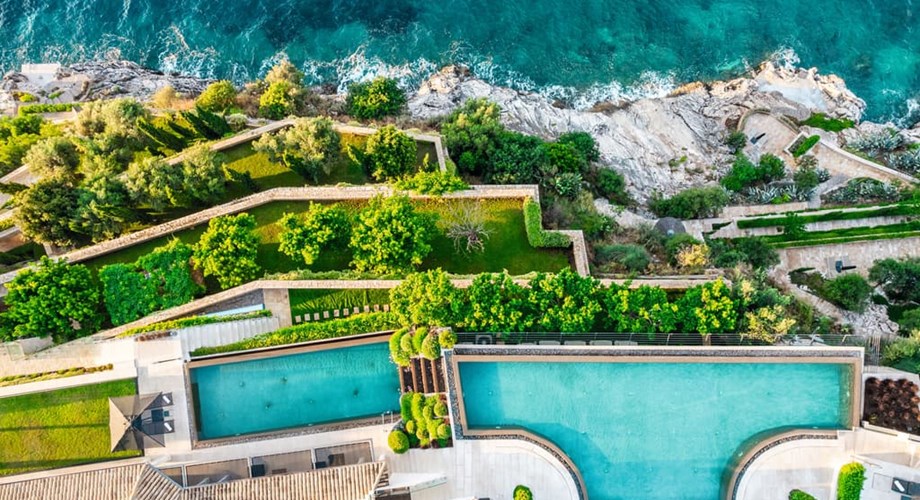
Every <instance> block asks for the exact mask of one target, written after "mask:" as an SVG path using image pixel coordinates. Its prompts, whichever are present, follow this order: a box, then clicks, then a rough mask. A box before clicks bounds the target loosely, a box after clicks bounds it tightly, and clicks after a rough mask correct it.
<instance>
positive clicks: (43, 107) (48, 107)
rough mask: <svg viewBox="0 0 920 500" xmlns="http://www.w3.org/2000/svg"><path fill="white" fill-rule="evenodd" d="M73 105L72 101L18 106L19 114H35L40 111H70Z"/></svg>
mask: <svg viewBox="0 0 920 500" xmlns="http://www.w3.org/2000/svg"><path fill="white" fill-rule="evenodd" d="M73 107H74V104H73V103H72V102H68V103H59V104H29V105H28V106H21V107H20V108H19V116H24V115H37V114H41V113H62V112H64V111H70V110H72V109H73Z"/></svg>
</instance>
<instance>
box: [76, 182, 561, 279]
mask: <svg viewBox="0 0 920 500" xmlns="http://www.w3.org/2000/svg"><path fill="white" fill-rule="evenodd" d="M413 202H414V203H415V204H416V206H417V207H418V209H419V211H420V212H422V213H426V214H431V215H434V216H438V217H439V218H441V219H443V218H444V217H445V216H447V215H448V214H449V213H450V212H451V210H453V209H454V207H455V204H456V203H458V202H459V200H451V199H444V198H437V199H429V200H414V201H413ZM340 203H342V204H343V205H346V206H347V207H348V210H349V212H352V213H354V212H357V211H358V210H360V209H361V208H363V207H364V206H365V205H366V202H365V201H343V202H340ZM479 203H482V204H484V210H483V212H484V213H485V218H486V228H487V229H488V230H490V231H491V233H490V237H489V239H488V240H487V241H486V243H485V251H483V252H480V253H473V254H465V253H462V252H458V251H457V250H456V249H455V248H454V243H453V241H452V240H450V239H449V238H448V237H447V236H446V235H445V234H444V232H443V229H439V230H438V232H437V234H436V236H435V237H434V239H433V241H432V250H431V253H430V254H429V255H428V257H427V258H426V259H425V261H424V262H423V263H422V266H421V269H422V270H425V269H435V268H438V267H440V268H442V269H444V270H445V271H447V272H450V273H454V274H479V273H483V272H501V271H502V270H507V271H508V272H509V273H511V274H513V275H515V274H526V273H529V272H534V271H544V272H554V271H559V270H561V269H563V268H565V267H567V266H569V257H568V255H569V253H570V251H569V250H566V249H538V248H533V247H532V246H530V243H529V242H528V240H527V234H526V233H525V230H524V213H523V210H522V202H521V200H519V199H498V200H482V201H480V202H479ZM308 207H309V202H307V201H285V202H274V203H269V204H266V205H262V206H260V207H256V208H254V209H252V210H249V211H248V213H250V214H251V215H253V216H254V217H255V218H256V222H257V224H258V227H257V229H256V232H257V234H258V235H259V237H260V238H261V240H262V245H261V246H260V248H259V256H258V263H259V264H260V265H261V266H262V268H263V270H264V271H265V272H267V273H282V272H289V271H293V270H297V269H304V268H306V267H307V266H305V265H304V264H303V263H302V262H296V261H294V260H292V259H291V258H290V257H288V256H287V255H284V254H282V253H280V252H279V251H278V237H279V233H280V232H281V228H280V227H279V226H278V225H277V222H278V220H279V219H280V218H281V216H282V215H284V214H285V213H299V212H303V211H305V210H306V209H307V208H308ZM206 228H207V224H203V225H201V226H198V227H195V228H192V229H187V230H184V231H179V232H177V233H175V234H174V235H172V236H164V237H161V238H157V239H155V240H151V241H148V242H145V243H141V244H138V245H134V246H132V247H128V248H125V249H123V250H120V251H118V252H114V253H111V254H107V255H103V256H101V257H98V258H96V259H92V260H89V261H86V262H85V264H87V265H89V266H90V267H92V268H94V269H97V270H98V269H100V268H101V267H102V266H105V265H108V264H114V263H131V262H134V261H135V260H137V258H138V257H140V256H142V255H145V254H147V253H150V252H151V251H152V250H153V249H154V248H156V247H159V246H162V245H165V244H166V243H168V242H169V240H170V239H171V238H174V237H175V238H178V239H179V240H181V241H183V242H185V243H188V244H195V243H196V242H197V241H198V239H199V237H200V236H201V234H202V233H203V232H204V231H205V229H206ZM351 259H352V256H351V251H350V250H348V249H345V250H342V251H338V252H328V251H327V252H325V253H323V254H322V255H320V258H319V259H318V260H317V261H316V263H314V265H313V266H312V267H310V269H311V270H312V271H336V270H346V269H348V268H349V263H350V262H351Z"/></svg>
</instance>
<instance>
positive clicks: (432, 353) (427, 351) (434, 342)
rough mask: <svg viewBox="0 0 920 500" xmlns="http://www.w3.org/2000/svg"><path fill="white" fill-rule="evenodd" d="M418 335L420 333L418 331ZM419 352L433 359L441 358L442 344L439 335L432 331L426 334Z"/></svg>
mask: <svg viewBox="0 0 920 500" xmlns="http://www.w3.org/2000/svg"><path fill="white" fill-rule="evenodd" d="M416 335H418V333H416ZM419 354H421V355H422V356H424V357H425V358H426V359H430V360H432V361H434V360H436V359H438V358H440V357H441V344H439V343H438V336H437V335H434V334H431V333H429V334H427V335H425V340H423V341H422V347H421V348H420V349H419Z"/></svg>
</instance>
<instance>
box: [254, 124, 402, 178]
mask: <svg viewBox="0 0 920 500" xmlns="http://www.w3.org/2000/svg"><path fill="white" fill-rule="evenodd" d="M340 143H341V138H340V137H339V133H338V132H336V131H335V128H334V126H333V123H332V120H330V119H329V118H325V117H318V118H301V119H298V120H296V121H295V122H294V124H293V125H292V126H290V127H288V128H286V129H284V130H282V131H279V132H277V133H274V134H265V135H263V136H262V137H260V138H259V140H257V141H255V142H253V143H252V147H253V149H254V150H256V151H260V152H264V153H266V154H267V155H268V157H269V158H270V159H271V160H272V161H278V162H281V163H283V164H284V165H285V166H286V167H288V168H289V169H291V170H293V171H294V172H296V173H298V174H300V175H301V176H302V177H304V178H305V179H309V180H312V181H313V182H317V179H318V178H319V174H320V173H321V172H325V171H327V169H328V168H329V166H330V165H331V164H332V163H333V162H335V161H336V159H338V157H339V147H340ZM413 160H414V159H413Z"/></svg>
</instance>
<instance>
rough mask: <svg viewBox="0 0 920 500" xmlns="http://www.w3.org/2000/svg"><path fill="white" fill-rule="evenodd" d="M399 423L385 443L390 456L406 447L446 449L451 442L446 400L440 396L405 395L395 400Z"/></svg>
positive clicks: (405, 449)
mask: <svg viewBox="0 0 920 500" xmlns="http://www.w3.org/2000/svg"><path fill="white" fill-rule="evenodd" d="M399 408H400V415H401V416H402V420H401V421H400V422H399V424H398V425H397V426H396V428H395V429H393V430H392V431H391V432H390V436H389V438H388V440H387V442H388V444H389V445H390V449H391V450H393V452H394V453H405V452H407V451H409V449H410V448H446V447H449V446H451V444H452V443H453V433H452V432H451V428H450V421H449V418H448V409H447V401H446V400H445V399H444V396H443V395H441V394H436V395H433V396H425V395H424V394H422V393H419V392H407V393H405V394H403V395H402V397H400V398H399Z"/></svg>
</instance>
